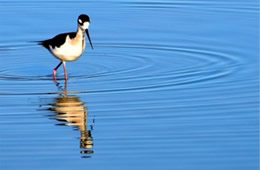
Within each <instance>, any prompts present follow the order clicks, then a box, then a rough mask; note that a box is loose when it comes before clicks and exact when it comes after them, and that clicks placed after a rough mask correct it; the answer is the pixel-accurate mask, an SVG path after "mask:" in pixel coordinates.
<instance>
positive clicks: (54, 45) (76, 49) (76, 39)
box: [39, 14, 93, 81]
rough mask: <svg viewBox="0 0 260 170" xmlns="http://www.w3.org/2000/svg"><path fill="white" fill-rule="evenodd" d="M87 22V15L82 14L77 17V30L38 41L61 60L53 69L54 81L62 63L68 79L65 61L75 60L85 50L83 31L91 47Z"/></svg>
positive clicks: (88, 20) (88, 22)
mask: <svg viewBox="0 0 260 170" xmlns="http://www.w3.org/2000/svg"><path fill="white" fill-rule="evenodd" d="M89 24H90V18H89V16H87V15H84V14H82V15H80V16H79V17H78V30H77V32H71V33H63V34H59V35H57V36H55V37H54V38H52V39H48V40H44V41H39V44H40V45H42V46H44V47H45V48H47V49H48V50H49V51H50V52H51V54H52V55H54V56H55V57H56V58H57V59H59V60H61V62H60V63H59V64H58V65H57V66H56V67H55V68H54V70H53V78H54V80H55V81H56V71H57V70H58V68H59V67H60V66H61V64H63V68H64V75H65V79H66V80H67V79H68V75H67V69H66V61H75V60H77V59H78V58H79V57H80V56H81V55H82V54H83V52H84V51H85V48H86V40H85V32H86V34H87V36H88V39H89V42H90V45H91V47H92V49H93V45H92V42H91V39H90V36H89V32H88V27H89Z"/></svg>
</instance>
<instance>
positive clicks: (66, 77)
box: [62, 61, 68, 80]
mask: <svg viewBox="0 0 260 170" xmlns="http://www.w3.org/2000/svg"><path fill="white" fill-rule="evenodd" d="M62 63H63V69H64V76H65V80H68V74H67V69H66V62H65V61H63V62H62Z"/></svg>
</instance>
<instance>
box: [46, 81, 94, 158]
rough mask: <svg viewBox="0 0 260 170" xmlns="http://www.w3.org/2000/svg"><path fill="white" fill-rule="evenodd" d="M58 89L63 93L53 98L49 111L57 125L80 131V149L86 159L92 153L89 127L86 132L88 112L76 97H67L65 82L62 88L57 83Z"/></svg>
mask: <svg viewBox="0 0 260 170" xmlns="http://www.w3.org/2000/svg"><path fill="white" fill-rule="evenodd" d="M56 85H57V87H58V88H59V89H63V93H61V94H60V96H59V97H57V98H55V100H54V103H52V104H51V107H50V108H49V110H51V111H53V112H55V119H56V120H57V121H59V123H58V124H57V125H61V126H72V127H76V129H77V130H79V131H80V134H81V135H80V148H81V154H84V155H83V156H82V157H83V158H88V157H90V156H87V155H89V154H92V153H94V151H93V150H92V148H93V138H92V135H91V131H92V130H93V127H92V126H91V128H90V130H88V110H87V107H86V106H85V105H84V103H83V102H82V101H81V100H80V98H79V97H78V96H75V95H68V92H67V81H65V85H64V88H62V86H60V84H59V83H57V84H56Z"/></svg>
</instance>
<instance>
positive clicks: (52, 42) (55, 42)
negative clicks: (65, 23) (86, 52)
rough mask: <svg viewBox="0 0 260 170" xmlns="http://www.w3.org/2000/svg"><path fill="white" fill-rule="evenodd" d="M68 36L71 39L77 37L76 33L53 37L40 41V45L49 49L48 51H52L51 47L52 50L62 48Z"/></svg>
mask: <svg viewBox="0 0 260 170" xmlns="http://www.w3.org/2000/svg"><path fill="white" fill-rule="evenodd" d="M68 35H69V36H70V38H71V39H72V38H75V37H76V33H75V32H70V33H63V34H59V35H57V36H55V37H53V38H52V39H48V40H44V41H38V44H39V45H42V46H43V47H45V48H47V49H48V50H50V46H51V47H52V48H55V47H60V46H61V45H62V44H64V43H65V41H66V37H67V36H68Z"/></svg>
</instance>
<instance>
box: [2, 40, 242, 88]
mask: <svg viewBox="0 0 260 170" xmlns="http://www.w3.org/2000/svg"><path fill="white" fill-rule="evenodd" d="M35 49H37V48H35ZM26 50H27V51H26ZM28 50H29V49H26V48H24V49H23V51H24V52H25V53H26V52H28ZM14 52H16V51H14ZM17 52H19V53H21V51H20V50H17ZM23 55H26V54H23ZM46 56H47V57H48V58H49V60H51V59H52V56H51V55H50V54H46ZM44 57H45V56H44ZM39 59H40V60H42V61H40V62H36V59H35V63H33V62H34V61H32V60H30V61H28V60H24V61H23V62H24V63H15V65H14V66H15V67H12V66H11V67H9V66H8V67H6V68H2V70H1V71H0V79H2V80H15V81H29V82H32V81H44V80H49V81H51V80H52V75H51V74H48V73H51V69H52V68H50V67H49V68H48V69H46V66H47V63H46V61H45V60H44V59H43V56H42V57H39V58H38V60H39ZM55 61H56V60H53V64H52V65H54V66H55V64H56V63H55ZM6 62H12V61H11V60H10V61H8V60H7V61H6ZM56 62H57V61H56ZM28 63H29V64H30V67H28V66H27V65H28ZM38 63H41V65H42V66H40V65H38ZM37 65H38V68H36V66H37ZM49 65H50V64H49ZM67 65H68V67H69V68H68V70H69V77H70V79H71V81H73V80H77V81H78V80H79V81H78V82H77V83H79V84H81V83H86V81H87V84H88V86H89V87H91V89H84V90H83V91H82V92H88V93H91V92H113V91H132V90H155V89H161V88H173V87H176V86H179V85H191V84H194V83H198V82H207V81H210V80H216V79H219V78H222V77H225V76H228V75H230V74H232V73H233V72H234V71H235V69H237V67H238V65H239V61H238V60H236V59H235V58H234V57H232V56H230V55H228V54H224V53H220V52H214V51H209V50H203V49H192V48H189V47H174V46H162V45H156V44H154V45H146V44H99V45H96V51H95V53H94V52H89V53H88V52H87V53H86V56H83V57H82V59H80V60H79V61H76V62H74V63H68V64H67ZM37 69H38V71H36V72H35V71H31V70H37ZM43 70H44V71H45V73H44V74H48V75H40V74H42V72H43ZM62 71H63V70H62V69H61V71H60V74H59V78H58V80H62V79H63V75H62V74H63V73H62ZM33 74H34V75H33ZM37 74H38V75H37ZM20 83H21V82H20ZM25 84H28V82H27V83H25ZM97 86H98V88H95V89H94V90H93V88H92V87H97Z"/></svg>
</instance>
